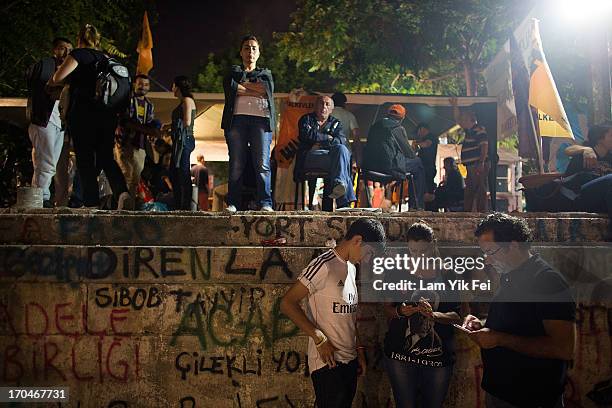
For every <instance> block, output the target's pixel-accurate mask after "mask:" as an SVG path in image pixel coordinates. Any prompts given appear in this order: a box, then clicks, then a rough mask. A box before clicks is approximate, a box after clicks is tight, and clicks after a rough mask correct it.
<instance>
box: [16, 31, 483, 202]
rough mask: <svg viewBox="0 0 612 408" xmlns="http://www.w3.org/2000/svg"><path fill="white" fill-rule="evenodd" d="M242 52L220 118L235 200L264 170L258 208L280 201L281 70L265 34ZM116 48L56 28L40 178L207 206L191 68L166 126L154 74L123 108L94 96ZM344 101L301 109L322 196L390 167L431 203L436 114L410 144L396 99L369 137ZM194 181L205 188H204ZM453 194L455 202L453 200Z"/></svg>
mask: <svg viewBox="0 0 612 408" xmlns="http://www.w3.org/2000/svg"><path fill="white" fill-rule="evenodd" d="M240 57H241V59H242V64H241V65H235V66H233V67H232V68H231V69H230V72H228V74H227V75H226V76H225V78H224V81H223V85H224V92H225V105H224V110H223V117H222V121H221V128H222V129H223V130H224V132H225V138H226V142H227V146H228V152H229V171H228V186H227V190H228V191H227V196H226V204H227V207H226V210H227V211H229V212H235V211H237V210H239V209H244V207H245V205H244V193H245V188H244V186H243V184H244V183H243V181H244V180H243V179H244V178H245V175H251V174H254V175H255V177H254V179H255V183H254V184H255V189H256V193H255V195H256V199H255V201H256V203H257V206H258V208H259V209H260V210H262V211H273V210H274V200H273V191H272V180H271V174H272V168H271V167H272V166H271V160H270V157H271V152H270V145H271V143H272V134H273V131H274V129H275V128H276V123H275V118H276V114H275V111H274V99H273V93H274V80H273V76H272V73H271V72H270V71H269V70H267V69H263V68H259V67H258V66H257V61H258V59H259V57H260V43H259V40H258V39H257V38H256V37H255V36H247V37H245V38H244V39H243V40H242V42H241V45H240ZM108 58H109V56H108V55H106V54H104V53H103V52H102V51H101V50H100V33H99V32H98V30H97V29H96V28H95V27H94V26H92V25H91V24H87V25H85V26H84V27H83V28H82V29H81V31H80V32H79V35H78V39H77V41H76V47H74V45H73V43H72V41H70V40H69V39H67V38H56V39H55V40H54V41H53V44H52V56H51V57H49V58H43V59H42V60H40V61H39V62H38V63H36V64H35V65H33V66H32V67H31V68H30V69H29V70H28V72H27V79H28V88H29V90H30V95H29V99H28V108H29V109H28V113H29V119H30V126H29V129H28V132H29V135H30V140H31V142H32V146H33V149H32V162H33V168H34V173H33V178H32V185H33V186H34V187H40V188H41V189H42V190H43V206H44V207H54V206H65V205H70V206H72V207H80V206H83V207H86V208H104V209H112V208H117V209H120V210H125V209H129V210H133V209H146V208H151V207H150V206H149V207H147V204H150V203H152V202H153V203H157V204H161V205H162V206H165V207H166V208H168V209H175V210H190V209H192V208H193V206H192V205H193V204H196V208H198V209H200V210H208V208H209V196H210V195H211V194H210V193H211V192H209V183H208V170H207V169H206V166H205V164H204V163H205V161H204V158H203V157H198V163H197V164H196V165H195V166H193V167H194V168H192V166H191V164H190V155H191V153H192V151H193V150H194V148H195V139H194V134H193V127H194V120H195V117H196V105H195V100H194V97H193V94H192V89H191V83H190V81H189V79H188V78H187V77H185V76H177V77H176V78H175V80H174V82H173V85H172V92H173V93H174V95H175V96H176V98H177V100H178V104H177V106H176V108H175V109H174V110H173V111H172V121H171V124H170V125H169V126H168V125H164V126H162V123H161V122H160V121H159V120H158V119H156V116H155V106H154V103H153V102H152V101H151V100H150V99H149V98H148V97H147V94H148V92H149V91H150V88H151V81H150V78H149V77H148V76H147V75H145V74H137V75H136V76H135V77H134V79H133V83H132V88H133V89H132V92H131V94H130V96H129V98H127V99H129V100H127V99H126V101H125V104H124V105H123V106H122V108H121V109H109V108H108V106H103V105H102V104H100V103H99V102H98V101H97V100H96V93H97V92H98V91H99V90H98V89H96V87H97V86H98V82H97V81H98V80H99V75H100V71H101V68H100V67H101V66H104V63H105V62H107V61H108ZM346 102H347V98H346V96H345V95H344V94H342V93H340V92H337V93H335V94H334V95H333V96H332V97H328V96H320V97H318V99H317V102H316V104H315V108H314V111H313V112H312V113H309V114H306V115H304V116H303V117H302V118H301V119H300V120H299V124H298V132H299V137H298V140H299V147H298V149H297V153H296V155H295V167H294V174H293V177H294V181H295V182H296V183H297V182H304V181H311V180H310V178H311V175H312V174H313V173H318V174H319V175H322V177H323V178H324V179H325V187H324V191H323V195H324V197H323V198H324V200H323V201H324V204H325V203H327V204H326V205H324V207H326V209H332V208H333V200H335V207H336V208H338V209H339V208H344V207H349V206H351V205H354V204H353V203H355V202H356V201H357V199H358V195H359V194H358V191H355V188H354V179H355V176H356V174H357V173H358V172H359V171H360V170H369V171H378V172H384V173H385V174H388V175H391V176H392V178H393V182H392V183H391V187H392V186H393V185H397V184H401V183H403V182H405V180H408V179H407V178H406V176H407V175H408V174H410V176H411V178H410V181H411V182H412V183H414V184H415V186H416V188H415V189H413V191H414V192H415V193H411V194H410V195H409V198H410V205H411V207H413V208H418V209H423V208H425V206H426V203H425V201H424V197H425V196H429V197H434V196H435V193H436V191H434V190H436V186H435V183H434V177H435V175H436V169H435V158H436V151H437V144H438V138H437V137H436V136H435V135H433V134H432V133H431V132H430V131H429V127H428V125H427V124H419V125H418V127H417V132H416V135H415V139H416V140H415V142H414V144H413V145H410V142H409V140H408V138H407V134H406V131H405V128H404V127H403V126H402V121H403V120H404V118H405V116H406V110H405V108H404V107H403V106H402V105H393V106H392V107H391V108H390V109H389V110H388V111H387V112H386V115H385V117H384V119H382V120H381V121H379V122H377V123H376V124H374V126H372V128H371V129H370V131H369V133H368V143H367V145H365V146H364V145H362V143H361V136H362V135H361V134H360V131H359V125H358V123H357V120H356V118H355V116H354V115H353V114H352V113H351V112H350V111H348V110H347V109H346V108H345V105H346ZM71 150H72V151H74V154H73V155H72V156H71V153H70V152H71ZM449 169H452V165H451V166H450V167H449ZM446 173H447V174H446V176H447V177H446V178H445V180H444V181H443V182H442V183H441V185H440V186H439V187H437V189H438V190H439V191H440V193H441V194H439V195H438V199H437V200H431V199H430V200H428V203H429V204H427V205H428V208H429V207H431V208H434V209H435V208H448V207H449V206H450V205H451V204H455V205H461V201H462V200H461V198H460V197H459V196H458V195H457V194H454V195H453V194H450V195H448V194H446V196H445V193H444V192H443V191H444V190H445V189H446V190H449V189H451V190H453V191H455V190H458V189H463V186H462V185H459V184H462V182H461V183H459V184H457V183H456V182H457V181H458V180H457V179H456V178H455V177H449V175H451V173H450V172H449V171H447V172H446ZM456 174H458V173H456V172H455V173H454V175H456ZM53 180H54V185H53V188H51V184H52V181H53ZM453 183H455V184H454V185H453ZM449 184H450V185H449ZM193 185H195V186H197V188H198V194H197V195H196V196H197V198H195V199H194V198H193V196H192V186H193ZM296 188H297V187H296ZM366 188H368V187H367V186H366ZM388 191H391V189H389V190H388ZM52 192H53V195H52ZM485 194H486V193H485ZM445 197H446V198H445ZM449 197H450V199H452V200H455V199H457V202H454V203H451V202H450V201H448V200H449ZM194 201H195V203H194ZM366 201H367V200H366ZM365 204H366V205H371V202H368V203H365Z"/></svg>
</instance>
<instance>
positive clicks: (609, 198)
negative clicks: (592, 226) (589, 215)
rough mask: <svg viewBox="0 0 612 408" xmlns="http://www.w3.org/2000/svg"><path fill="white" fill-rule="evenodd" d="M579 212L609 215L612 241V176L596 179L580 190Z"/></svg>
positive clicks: (609, 237) (609, 232) (609, 233)
mask: <svg viewBox="0 0 612 408" xmlns="http://www.w3.org/2000/svg"><path fill="white" fill-rule="evenodd" d="M577 210H578V211H588V212H593V213H607V214H608V217H609V221H608V235H609V236H608V239H612V174H608V175H607V176H603V177H599V178H596V179H595V180H593V181H590V182H588V183H586V184H585V185H583V186H582V187H581V188H580V195H579V196H578V199H577Z"/></svg>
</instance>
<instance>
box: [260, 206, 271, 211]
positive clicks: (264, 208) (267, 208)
mask: <svg viewBox="0 0 612 408" xmlns="http://www.w3.org/2000/svg"><path fill="white" fill-rule="evenodd" d="M260 211H265V212H274V208H272V207H270V206H269V205H264V206H263V207H261V210H260Z"/></svg>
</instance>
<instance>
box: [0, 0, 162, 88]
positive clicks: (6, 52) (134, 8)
mask: <svg viewBox="0 0 612 408" xmlns="http://www.w3.org/2000/svg"><path fill="white" fill-rule="evenodd" d="M148 3H149V2H143V1H138V0H123V1H121V2H117V1H113V0H39V1H32V0H30V1H28V0H15V1H12V2H10V3H9V4H7V5H4V6H1V7H0V38H2V42H0V96H21V95H25V93H26V89H25V79H24V73H25V70H26V69H27V67H29V66H30V65H31V64H33V63H35V62H36V61H38V60H39V59H40V58H42V57H44V56H48V55H49V54H50V50H51V42H52V40H53V38H54V37H56V36H61V37H67V38H69V39H72V40H75V38H76V35H77V34H78V31H79V29H80V28H81V26H82V25H83V24H85V23H91V24H93V25H95V26H96V27H97V28H98V30H100V32H101V33H102V35H103V41H102V45H103V47H104V48H105V50H106V51H108V52H111V53H115V54H118V55H120V56H124V57H126V58H127V60H128V62H129V63H130V65H135V62H136V58H137V54H136V44H137V41H138V37H139V35H140V30H141V27H140V24H139V22H140V21H141V19H142V15H143V13H144V10H145V9H148V11H149V16H150V17H151V16H152V20H153V21H154V20H155V12H154V10H151V5H150V4H148ZM147 5H148V7H147ZM124 53H125V54H124Z"/></svg>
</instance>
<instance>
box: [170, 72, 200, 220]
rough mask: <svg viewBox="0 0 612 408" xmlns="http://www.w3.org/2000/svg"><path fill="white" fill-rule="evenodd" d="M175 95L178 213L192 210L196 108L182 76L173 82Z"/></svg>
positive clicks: (172, 170) (172, 166) (173, 174)
mask: <svg viewBox="0 0 612 408" xmlns="http://www.w3.org/2000/svg"><path fill="white" fill-rule="evenodd" d="M172 92H173V93H174V96H176V97H177V98H178V99H179V101H180V103H179V104H178V106H177V107H176V108H174V110H173V111H172V128H171V129H172V130H171V135H172V156H171V161H170V181H171V182H172V187H173V192H174V205H175V208H174V209H175V210H186V211H189V210H191V192H192V188H191V172H190V170H191V169H190V166H189V163H190V162H189V157H190V156H191V152H192V151H193V149H195V138H194V136H193V125H194V122H195V115H196V104H195V101H194V99H193V94H192V92H191V81H190V80H189V79H188V78H187V77H186V76H183V75H179V76H177V77H176V78H174V83H173V84H172Z"/></svg>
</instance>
